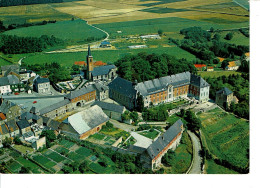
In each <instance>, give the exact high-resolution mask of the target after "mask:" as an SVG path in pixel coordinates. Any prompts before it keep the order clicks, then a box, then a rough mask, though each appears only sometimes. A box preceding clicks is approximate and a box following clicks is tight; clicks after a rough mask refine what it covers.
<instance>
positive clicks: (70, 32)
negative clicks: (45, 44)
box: [4, 19, 104, 43]
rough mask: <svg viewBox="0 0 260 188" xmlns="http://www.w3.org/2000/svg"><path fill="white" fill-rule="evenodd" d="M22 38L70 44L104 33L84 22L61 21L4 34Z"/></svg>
mask: <svg viewBox="0 0 260 188" xmlns="http://www.w3.org/2000/svg"><path fill="white" fill-rule="evenodd" d="M4 34H6V35H17V36H22V37H28V36H30V37H40V36H42V35H48V36H52V35H53V36H55V37H57V38H60V39H63V40H65V41H68V42H72V43H79V42H84V41H85V42H86V39H87V38H89V37H95V38H102V37H103V36H104V33H103V32H102V31H99V30H97V29H94V28H93V27H91V26H89V25H87V24H86V22H85V21H84V20H80V19H78V20H74V21H61V22H56V23H50V24H47V25H40V26H31V27H23V28H19V29H14V30H9V31H6V32H4Z"/></svg>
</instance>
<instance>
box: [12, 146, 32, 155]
mask: <svg viewBox="0 0 260 188" xmlns="http://www.w3.org/2000/svg"><path fill="white" fill-rule="evenodd" d="M14 148H15V149H17V150H18V151H20V152H22V153H23V154H26V152H27V151H28V152H33V151H34V150H33V148H31V147H26V146H23V145H14Z"/></svg>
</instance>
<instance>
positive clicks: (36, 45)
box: [0, 35, 64, 54]
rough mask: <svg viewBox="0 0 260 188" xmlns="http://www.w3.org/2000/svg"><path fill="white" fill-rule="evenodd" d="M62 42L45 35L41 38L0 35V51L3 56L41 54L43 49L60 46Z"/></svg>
mask: <svg viewBox="0 0 260 188" xmlns="http://www.w3.org/2000/svg"><path fill="white" fill-rule="evenodd" d="M63 43H64V41H63V40H61V39H59V38H56V37H54V36H53V35H52V36H51V37H49V36H47V35H42V36H41V37H39V38H37V37H18V36H16V35H0V51H1V52H3V53H5V54H22V53H34V52H42V51H43V50H44V49H46V48H48V47H51V46H55V45H62V44H63Z"/></svg>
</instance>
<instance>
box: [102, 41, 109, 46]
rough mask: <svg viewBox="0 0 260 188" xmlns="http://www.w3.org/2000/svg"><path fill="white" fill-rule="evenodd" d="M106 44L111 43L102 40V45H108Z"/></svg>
mask: <svg viewBox="0 0 260 188" xmlns="http://www.w3.org/2000/svg"><path fill="white" fill-rule="evenodd" d="M106 44H110V42H108V41H102V42H101V45H106Z"/></svg>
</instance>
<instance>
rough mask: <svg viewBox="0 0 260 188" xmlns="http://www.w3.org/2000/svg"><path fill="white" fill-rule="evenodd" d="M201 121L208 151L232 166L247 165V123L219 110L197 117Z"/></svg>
mask: <svg viewBox="0 0 260 188" xmlns="http://www.w3.org/2000/svg"><path fill="white" fill-rule="evenodd" d="M198 117H199V118H200V120H201V121H202V126H203V128H202V131H203V142H204V145H206V147H207V148H208V149H209V151H210V152H211V153H212V154H213V155H215V156H217V157H218V158H220V159H225V160H227V161H228V162H230V163H231V164H232V165H234V166H237V167H241V168H245V167H246V166H247V165H248V163H249V159H248V156H247V155H248V149H249V123H248V121H246V120H244V119H239V118H237V117H235V116H234V115H232V114H228V113H226V112H223V111H222V110H220V109H219V108H216V109H214V110H211V111H208V112H206V113H201V114H199V115H198Z"/></svg>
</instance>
